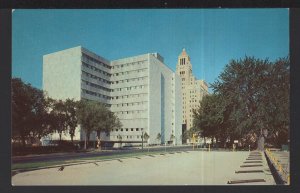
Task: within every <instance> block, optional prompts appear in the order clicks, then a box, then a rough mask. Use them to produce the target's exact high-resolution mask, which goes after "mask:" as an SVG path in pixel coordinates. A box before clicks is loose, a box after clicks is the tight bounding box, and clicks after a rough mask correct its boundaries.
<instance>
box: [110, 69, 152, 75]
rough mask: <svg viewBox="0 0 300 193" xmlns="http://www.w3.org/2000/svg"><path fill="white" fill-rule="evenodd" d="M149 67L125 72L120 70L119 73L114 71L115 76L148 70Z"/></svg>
mask: <svg viewBox="0 0 300 193" xmlns="http://www.w3.org/2000/svg"><path fill="white" fill-rule="evenodd" d="M147 69H148V68H142V69H138V70H130V71H125V72H118V73H114V74H113V76H119V75H125V74H126V75H128V74H132V73H140V72H146V70H147Z"/></svg>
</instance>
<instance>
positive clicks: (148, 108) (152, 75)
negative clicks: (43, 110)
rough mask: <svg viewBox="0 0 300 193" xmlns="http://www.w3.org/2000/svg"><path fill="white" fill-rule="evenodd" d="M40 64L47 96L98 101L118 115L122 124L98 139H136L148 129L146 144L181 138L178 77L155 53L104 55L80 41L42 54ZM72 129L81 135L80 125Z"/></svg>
mask: <svg viewBox="0 0 300 193" xmlns="http://www.w3.org/2000/svg"><path fill="white" fill-rule="evenodd" d="M43 66H44V68H43V89H44V91H45V92H47V93H48V95H49V96H50V97H52V98H55V99H63V100H65V99H67V98H74V99H75V100H80V99H82V98H84V99H89V100H95V101H99V102H102V103H105V104H107V106H108V107H109V108H110V110H111V111H112V112H114V113H115V114H116V115H117V116H118V117H119V119H120V121H121V123H122V128H120V129H114V130H112V131H111V132H110V133H109V135H106V134H105V133H102V134H101V141H107V142H120V141H121V142H122V143H123V144H132V143H141V142H142V138H141V135H142V134H144V133H147V134H148V135H149V136H150V138H149V139H148V143H149V144H154V143H174V144H181V139H180V137H181V123H182V111H181V110H180V109H181V108H182V107H181V105H182V101H181V100H182V99H181V86H180V84H181V81H180V77H179V76H178V75H176V74H175V73H174V72H173V71H172V70H171V69H169V68H168V67H167V66H166V65H165V64H164V61H163V58H162V57H161V56H160V55H159V54H158V53H148V54H144V55H139V56H134V57H129V58H124V59H118V60H113V61H109V60H107V59H104V58H103V57H100V56H98V55H96V54H94V53H92V52H91V51H89V50H87V49H85V48H83V47H81V46H79V47H75V48H71V49H67V50H63V51H59V52H55V53H51V54H48V55H45V56H44V58H43ZM77 131H78V133H77V135H76V136H75V137H77V138H76V139H77V140H80V141H83V140H84V136H85V135H84V131H83V130H80V128H78V129H77ZM158 134H160V135H161V138H160V139H159V140H158V139H157V136H158ZM171 136H175V137H174V138H173V137H171ZM51 137H52V138H57V135H55V134H54V135H52V136H51ZM64 137H65V139H68V136H64ZM91 140H96V133H92V135H91Z"/></svg>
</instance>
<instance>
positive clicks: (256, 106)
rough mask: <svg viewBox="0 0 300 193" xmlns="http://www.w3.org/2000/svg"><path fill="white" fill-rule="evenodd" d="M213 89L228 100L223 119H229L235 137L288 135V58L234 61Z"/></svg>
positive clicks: (250, 58) (228, 127)
mask: <svg viewBox="0 0 300 193" xmlns="http://www.w3.org/2000/svg"><path fill="white" fill-rule="evenodd" d="M212 88H213V90H214V92H215V93H216V94H218V95H220V96H221V99H222V100H220V101H225V112H226V113H225V114H223V117H224V118H225V116H227V117H228V120H227V119H226V118H225V119H224V120H225V122H227V123H226V124H227V129H228V131H229V132H230V133H231V134H232V135H235V136H237V137H240V138H241V137H244V136H247V135H249V134H251V135H252V136H258V137H260V138H264V137H267V136H266V135H265V134H264V133H266V132H264V131H270V133H272V135H275V136H276V135H279V134H281V136H283V134H282V133H285V134H286V133H288V128H289V89H290V87H289V58H283V59H279V60H277V61H275V62H274V63H272V62H269V61H268V60H260V59H255V58H253V57H245V59H240V60H232V61H231V62H230V63H229V64H228V65H226V67H225V70H224V72H222V73H221V74H220V76H219V80H217V81H215V82H214V84H213V85H212ZM220 103H221V102H220ZM221 106H222V105H221ZM225 122H224V121H223V123H225ZM223 129H224V128H223ZM223 131H224V130H223ZM278 138H279V137H278Z"/></svg>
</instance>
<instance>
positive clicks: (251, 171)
mask: <svg viewBox="0 0 300 193" xmlns="http://www.w3.org/2000/svg"><path fill="white" fill-rule="evenodd" d="M263 172H264V171H263V170H238V171H235V173H236V174H239V173H263Z"/></svg>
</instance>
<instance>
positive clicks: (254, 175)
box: [227, 151, 276, 185]
mask: <svg viewBox="0 0 300 193" xmlns="http://www.w3.org/2000/svg"><path fill="white" fill-rule="evenodd" d="M227 184H231V185H276V183H275V180H274V178H273V176H272V173H271V171H270V168H269V166H268V162H267V160H266V158H265V156H264V154H263V152H261V151H252V152H249V155H248V157H247V158H246V160H245V161H244V162H242V163H241V164H240V165H239V167H238V168H236V170H235V172H234V174H233V175H232V177H231V178H230V179H229V180H228V182H227Z"/></svg>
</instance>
